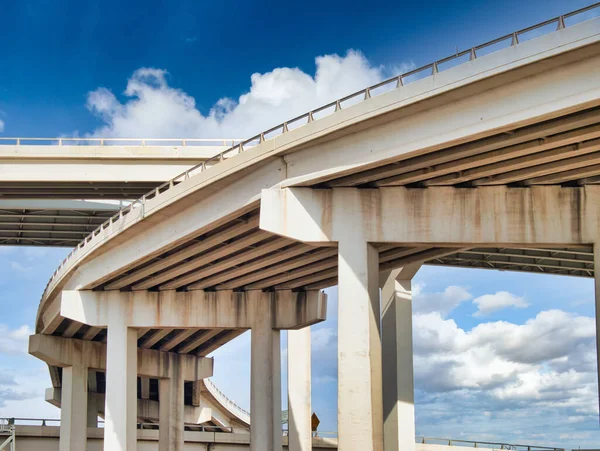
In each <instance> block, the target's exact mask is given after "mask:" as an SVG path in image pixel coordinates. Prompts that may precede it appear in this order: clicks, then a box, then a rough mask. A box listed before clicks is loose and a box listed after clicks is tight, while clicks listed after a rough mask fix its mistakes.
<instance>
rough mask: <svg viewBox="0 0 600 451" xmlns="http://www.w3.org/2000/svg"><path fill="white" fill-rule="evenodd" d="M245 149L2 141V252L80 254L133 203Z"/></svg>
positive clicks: (180, 142) (200, 142) (173, 143)
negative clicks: (84, 243) (81, 246)
mask: <svg viewBox="0 0 600 451" xmlns="http://www.w3.org/2000/svg"><path fill="white" fill-rule="evenodd" d="M238 142H240V140H239V139H238V140H236V139H233V140H231V139H116V138H113V139H110V138H106V139H102V138H0V245H2V244H6V245H43V246H64V247H73V246H75V245H76V244H77V243H78V242H79V241H81V239H82V238H83V237H85V236H86V235H87V234H88V233H89V232H90V231H91V230H93V229H94V228H96V227H97V226H98V225H99V224H100V223H102V222H103V221H105V220H106V219H107V218H108V217H110V216H112V215H113V214H114V213H115V212H116V211H118V210H119V209H120V208H121V207H123V205H127V204H129V201H131V200H134V199H137V198H138V197H140V196H142V195H143V194H144V193H146V192H148V191H149V190H151V189H153V188H155V187H156V186H158V185H160V184H161V183H164V182H165V181H167V180H170V179H172V178H173V177H176V176H177V175H178V174H181V173H184V172H185V171H187V170H188V169H189V168H190V167H192V166H195V165H197V164H198V163H201V162H203V161H206V160H208V159H209V158H210V157H212V156H214V155H215V154H218V153H220V152H222V151H223V150H225V149H227V148H228V147H229V146H231V145H234V144H236V143H238ZM92 201H93V202H92Z"/></svg>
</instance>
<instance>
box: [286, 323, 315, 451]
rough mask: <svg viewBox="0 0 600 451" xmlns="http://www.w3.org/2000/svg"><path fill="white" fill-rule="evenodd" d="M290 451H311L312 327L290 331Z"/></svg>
mask: <svg viewBox="0 0 600 451" xmlns="http://www.w3.org/2000/svg"><path fill="white" fill-rule="evenodd" d="M287 349H288V355H287V358H288V372H287V373H288V412H289V415H288V440H289V442H288V443H289V445H288V449H289V451H311V449H312V429H311V415H312V405H311V374H310V372H311V361H310V359H311V350H310V327H305V328H303V329H298V330H289V331H288V345H287Z"/></svg>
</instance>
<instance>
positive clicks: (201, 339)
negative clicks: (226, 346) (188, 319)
mask: <svg viewBox="0 0 600 451" xmlns="http://www.w3.org/2000/svg"><path fill="white" fill-rule="evenodd" d="M192 330H193V329H192ZM223 330H224V329H206V330H204V331H202V333H201V334H200V335H199V336H198V337H196V338H194V339H193V340H191V341H190V342H189V343H186V344H185V345H183V346H181V347H180V348H179V349H178V351H177V352H179V353H181V354H187V353H188V352H191V351H193V350H194V349H196V348H197V347H198V346H201V345H202V344H204V343H206V342H207V341H208V340H210V339H212V338H214V337H216V336H217V335H219V334H220V333H221V332H223ZM194 332H195V333H198V332H196V331H194Z"/></svg>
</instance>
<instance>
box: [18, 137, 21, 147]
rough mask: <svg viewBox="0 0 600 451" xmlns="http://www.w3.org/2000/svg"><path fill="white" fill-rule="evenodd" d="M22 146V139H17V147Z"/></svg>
mask: <svg viewBox="0 0 600 451" xmlns="http://www.w3.org/2000/svg"><path fill="white" fill-rule="evenodd" d="M20 145H21V138H17V146H20Z"/></svg>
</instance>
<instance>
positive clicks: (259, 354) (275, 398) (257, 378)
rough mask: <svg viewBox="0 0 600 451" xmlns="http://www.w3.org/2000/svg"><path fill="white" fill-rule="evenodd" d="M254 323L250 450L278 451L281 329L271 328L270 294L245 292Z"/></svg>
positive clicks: (251, 363) (257, 291)
mask: <svg viewBox="0 0 600 451" xmlns="http://www.w3.org/2000/svg"><path fill="white" fill-rule="evenodd" d="M248 296H249V301H250V308H251V309H252V316H253V324H252V332H251V333H252V337H251V357H250V450H251V451H281V447H282V440H281V436H282V433H281V349H280V332H279V331H278V330H274V329H273V328H272V324H273V318H272V315H273V313H272V308H271V294H270V293H263V292H262V291H260V290H253V291H249V292H248Z"/></svg>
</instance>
